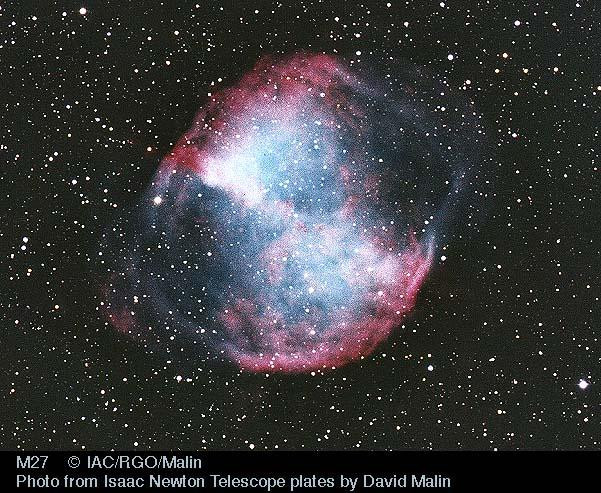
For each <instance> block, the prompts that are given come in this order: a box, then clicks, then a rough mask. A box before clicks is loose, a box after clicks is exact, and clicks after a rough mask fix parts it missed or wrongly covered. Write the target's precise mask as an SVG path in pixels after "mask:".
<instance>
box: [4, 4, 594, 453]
mask: <svg viewBox="0 0 601 493" xmlns="http://www.w3.org/2000/svg"><path fill="white" fill-rule="evenodd" d="M390 3H391V4H392V5H391V6H390V7H388V6H387V2H385V1H384V2H381V1H370V2H363V3H351V2H346V3H345V2H340V1H333V2H326V1H324V2H202V1H200V0H197V2H179V1H178V2H150V1H147V2H144V1H137V2H124V1H122V2H113V1H105V2H92V1H88V2H75V3H72V2H44V5H43V6H40V2H4V3H3V4H2V5H1V6H0V7H1V8H0V80H1V82H0V102H1V103H0V104H1V108H2V112H1V115H2V121H1V123H0V156H1V158H2V160H1V165H2V172H1V174H0V184H1V187H2V193H1V194H0V197H1V207H0V214H1V218H0V219H1V223H0V224H1V225H2V226H1V227H0V231H1V233H0V259H1V275H2V278H1V281H0V286H1V287H2V289H1V290H0V292H1V295H0V296H1V298H0V302H1V305H0V306H1V312H0V313H1V315H2V319H1V320H2V335H1V336H0V337H1V338H2V339H1V340H0V342H1V343H2V346H1V348H2V356H1V359H2V365H1V366H2V371H3V374H4V377H3V378H2V380H3V381H4V383H3V384H2V385H1V387H0V391H1V394H0V395H1V400H0V406H1V408H2V413H0V414H1V415H2V417H1V418H0V445H1V446H2V447H3V448H9V449H14V448H25V449H33V448H42V449H55V448H61V449H62V448H68V449H76V450H81V449H83V448H85V449H106V448H116V449H132V448H141V449H146V448H158V449H167V448H168V449H199V448H209V449H238V448H239V449H249V448H250V447H251V445H252V446H253V448H254V449H255V450H256V449H273V448H275V447H278V448H279V449H300V448H304V449H357V448H361V449H384V448H386V449H424V448H434V449H459V448H468V449H494V448H497V449H515V448H526V449H541V448H552V449H555V448H569V449H576V448H598V447H599V440H600V438H599V437H600V436H601V435H600V432H601V425H600V419H601V409H600V407H599V406H600V399H599V393H598V385H599V382H600V377H601V375H600V372H599V367H600V356H601V348H600V344H599V336H598V333H597V331H598V327H599V321H600V317H599V267H600V262H599V242H598V238H599V237H601V234H600V233H601V232H600V227H599V217H600V216H599V206H598V199H599V194H598V190H599V186H598V178H599V171H598V165H599V150H598V140H599V130H598V124H599V102H600V101H601V88H598V87H599V86H601V74H600V72H599V67H600V66H601V64H600V62H601V60H600V59H599V48H600V45H599V41H600V39H601V38H600V37H599V24H600V22H599V21H601V16H600V12H599V7H598V5H597V6H596V5H595V2H587V1H583V2H579V3H576V2H572V1H570V2H547V3H545V2H538V3H536V2H523V3H518V2H454V1H449V2H446V5H445V6H444V7H441V6H440V4H439V2H392V1H391V2H390ZM197 5H198V6H197ZM578 5H579V6H578ZM82 6H84V7H85V8H86V9H87V12H86V13H85V15H82V14H80V12H79V10H80V8H81V7H82ZM255 10H257V11H258V12H257V13H255ZM335 18H338V20H336V19H335ZM516 20H519V25H516V23H515V21H516ZM405 22H407V23H408V25H407V26H405V24H404V23H405ZM176 31H177V34H176V33H175V32H176ZM109 32H110V35H109V34H108V33H109ZM356 34H359V37H357V36H356ZM300 50H306V51H312V52H322V51H323V52H327V53H334V54H339V55H340V56H343V57H345V58H346V59H348V60H353V63H356V64H361V63H378V64H385V63H386V59H387V58H389V57H393V58H394V59H395V60H406V61H408V62H410V63H413V64H417V65H419V66H424V67H427V69H428V70H430V71H431V72H433V73H436V74H439V77H440V78H441V80H442V79H446V80H448V81H449V82H450V84H451V85H452V86H453V87H457V88H462V87H465V91H466V92H467V93H468V96H469V97H470V98H472V99H473V100H474V102H475V104H476V107H477V108H478V110H479V111H480V112H481V113H482V115H483V118H484V119H485V123H486V126H487V128H488V138H489V147H490V149H488V151H487V156H488V155H489V154H490V155H491V156H492V158H490V160H488V161H487V163H486V166H487V168H486V171H487V174H488V175H489V176H490V179H491V180H492V181H493V183H494V187H493V189H494V192H495V193H494V196H493V195H491V196H489V197H488V198H487V199H486V200H485V201H484V204H483V212H485V213H486V221H485V222H484V226H482V227H479V228H477V229H476V230H474V228H469V227H467V228H465V231H458V232H457V234H456V238H455V239H454V241H453V242H452V243H451V244H450V246H449V248H448V249H447V251H446V252H445V256H446V257H447V260H446V261H444V262H439V265H438V267H437V269H436V270H435V271H434V273H433V274H432V276H431V277H430V279H429V281H428V283H427V284H426V286H425V287H424V289H423V290H422V292H421V293H420V297H419V301H418V305H417V307H416V311H415V314H414V316H413V318H412V319H411V321H410V322H408V323H407V324H406V326H405V327H404V328H400V329H399V331H398V332H396V333H395V334H393V336H392V337H391V339H390V340H389V341H388V342H387V343H386V344H384V345H383V346H382V347H381V348H380V349H379V350H378V351H376V353H375V354H374V355H372V356H371V357H369V358H366V359H365V360H364V361H361V362H358V363H355V364H352V365H349V366H348V367H345V368H342V369H340V370H337V371H336V372H332V373H327V374H324V375H316V376H308V375H304V376H285V375H279V376H278V375H271V376H269V377H266V376H265V375H252V374H243V373H238V372H234V371H232V370H231V369H228V368H204V369H202V368H196V369H190V368H183V367H182V366H180V365H178V364H177V362H172V363H168V362H167V358H165V357H164V356H161V355H159V354H147V353H145V352H144V350H143V349H142V348H140V347H138V346H137V345H136V344H135V343H134V342H132V341H129V340H126V339H124V338H122V337H121V336H120V335H118V334H116V333H115V332H114V331H113V330H112V329H111V328H110V327H109V326H108V325H107V324H106V322H105V320H104V319H103V318H102V315H101V312H100V310H99V303H100V294H99V286H100V272H101V270H102V266H101V265H99V264H98V258H97V256H96V255H95V254H96V251H97V245H99V243H100V241H101V236H102V234H103V233H104V231H105V230H106V228H107V227H108V225H109V224H110V222H111V221H112V220H113V219H114V218H115V217H116V215H117V214H118V212H119V211H120V210H122V209H123V208H126V207H128V206H130V205H132V204H134V203H136V200H137V199H138V198H139V197H140V195H141V194H142V193H143V191H144V189H145V188H146V186H147V185H148V183H149V181H150V180H151V178H152V175H153V173H154V171H155V170H156V168H157V166H158V163H159V162H160V160H161V158H162V156H163V155H164V154H166V153H167V152H168V151H169V150H170V149H171V147H172V146H173V144H174V143H175V142H176V141H177V140H178V138H179V137H180V136H181V135H182V133H183V132H184V131H185V130H186V129H187V128H188V127H189V125H190V122H191V120H192V118H193V116H194V114H195V113H196V112H197V110H198V109H199V108H200V107H201V105H202V104H203V102H204V101H205V100H206V98H207V93H208V92H215V91H216V90H218V89H220V88H223V87H227V86H229V85H232V84H233V83H235V81H236V80H238V79H239V78H240V77H241V75H242V74H244V73H245V72H246V71H247V70H249V69H250V68H251V67H252V66H253V65H254V63H255V62H256V61H257V59H258V58H260V57H261V56H262V55H265V54H276V55H277V54H285V53H291V52H295V51H300ZM357 51H360V52H361V55H356V52H357ZM503 53H506V54H507V57H506V58H504V57H503ZM449 54H452V55H453V59H452V60H449V57H448V55H449ZM167 61H169V64H167V63H166V62H167ZM496 70H498V72H497V71H496ZM467 80H469V81H470V84H466V81H467ZM462 90H463V89H462ZM512 134H515V135H512ZM149 149H150V150H149ZM74 180H75V181H76V182H75V183H74V182H73V181H74ZM24 237H27V238H28V241H27V243H24V241H23V238H24ZM23 246H25V250H23V249H22V247H23ZM499 266H500V267H499ZM428 365H432V366H433V370H432V371H429V370H428ZM178 375H181V376H182V377H183V380H182V381H181V382H179V383H178V381H177V380H176V377H177V376H178ZM187 378H190V380H191V381H190V382H187V381H186V379H187ZM581 380H584V381H585V382H587V383H588V384H589V385H588V386H587V387H586V388H585V389H582V388H580V387H579V385H578V384H579V382H580V381H581Z"/></svg>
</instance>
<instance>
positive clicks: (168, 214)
mask: <svg viewBox="0 0 601 493" xmlns="http://www.w3.org/2000/svg"><path fill="white" fill-rule="evenodd" d="M395 71H396V73H395ZM479 133H480V131H479V125H478V118H477V116H476V115H475V113H474V111H473V109H472V108H471V106H470V105H469V104H468V103H467V102H463V99H462V98H459V97H455V96H453V98H452V99H451V97H450V89H449V88H448V87H447V86H446V84H445V82H444V81H443V82H441V81H435V80H434V79H433V78H432V77H430V78H429V77H427V76H425V75H424V74H423V73H421V72H420V71H419V70H416V69H411V70H409V69H404V70H403V71H399V70H398V69H395V70H392V69H391V70H389V71H387V70H376V69H373V70H372V69H369V68H367V67H365V66H363V65H362V66H361V67H358V66H357V64H355V65H353V64H349V63H348V62H345V61H343V60H342V59H339V58H336V57H333V56H328V55H322V54H315V55H312V54H295V55H292V56H288V57H285V58H279V59H276V58H271V57H267V58H264V59H262V60H261V61H259V62H258V63H257V65H256V66H255V67H254V68H253V69H252V70H251V71H250V72H248V73H247V74H246V75H244V76H243V77H242V78H241V79H240V80H239V82H237V83H236V84H235V85H233V86H231V87H230V88H227V89H223V90H221V91H219V92H217V93H214V94H212V95H210V96H209V99H208V101H207V102H206V104H205V106H204V107H203V108H202V109H201V111H200V112H199V113H198V114H197V116H196V117H195V119H194V121H193V123H192V125H191V128H190V129H189V131H188V132H187V133H186V134H185V135H184V136H183V137H182V138H181V139H180V141H179V142H178V144H177V145H176V146H175V147H174V148H173V149H172V152H170V153H169V154H168V155H167V156H165V157H164V159H163V160H162V162H161V165H160V167H159V169H158V171H157V174H156V176H155V178H154V180H153V183H152V184H151V186H150V187H149V190H148V191H147V193H146V194H145V195H144V197H143V199H142V200H141V203H140V204H138V206H137V207H135V208H134V209H133V210H130V211H128V212H127V213H124V214H123V217H121V218H120V220H119V221H117V223H116V224H115V225H113V226H112V227H111V228H110V230H109V231H108V233H107V235H106V241H105V244H104V248H103V250H104V251H105V255H104V257H103V258H104V261H105V264H104V265H105V266H108V270H109V277H108V280H107V282H106V284H105V286H104V289H103V293H104V300H103V302H102V306H103V310H104V311H105V313H106V315H107V317H108V319H109V320H110V322H111V324H112V325H113V326H114V327H115V328H117V329H118V330H120V331H122V332H124V333H127V334H129V335H130V336H131V337H132V338H135V339H136V340H139V341H140V342H141V343H142V344H144V345H145V346H146V347H147V348H148V349H149V350H151V351H155V350H162V351H165V352H167V353H170V354H174V355H179V356H180V357H183V358H187V359H189V360H193V361H209V360H216V361H229V362H232V363H234V364H235V365H237V366H238V367H240V368H242V369H244V370H247V371H253V372H258V371H261V372H274V371H282V372H310V371H315V370H320V369H332V368H337V367H340V366H341V365H344V364H346V363H348V362H350V361H352V360H355V359H358V358H361V357H362V356H366V355H368V354H370V353H371V352H372V351H373V350H374V349H375V348H376V347H377V345H378V344H379V343H381V342H382V341H383V340H384V339H386V338H387V337H388V336H389V335H390V334H391V332H393V331H394V329H395V328H397V327H399V326H400V325H401V324H402V322H403V320H404V318H405V317H406V316H407V315H408V314H409V313H410V312H411V311H412V309H413V308H414V305H415V302H416V296H417V294H418V291H419V290H420V287H421V286H422V284H423V283H424V281H425V279H426V278H427V276H428V273H429V272H430V271H431V269H432V266H433V262H434V256H435V252H436V251H437V249H438V248H440V246H441V245H444V244H445V242H446V241H447V240H446V235H447V233H446V228H445V224H446V223H447V222H449V221H450V217H451V216H452V215H456V214H457V211H458V210H460V208H461V207H463V206H462V205H460V203H461V198H462V197H465V194H466V192H465V190H466V189H468V188H469V187H468V186H467V185H468V182H469V180H470V177H471V176H473V173H472V169H473V165H472V163H473V155H474V152H473V149H474V146H475V144H474V142H476V141H477V140H478V135H479Z"/></svg>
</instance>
